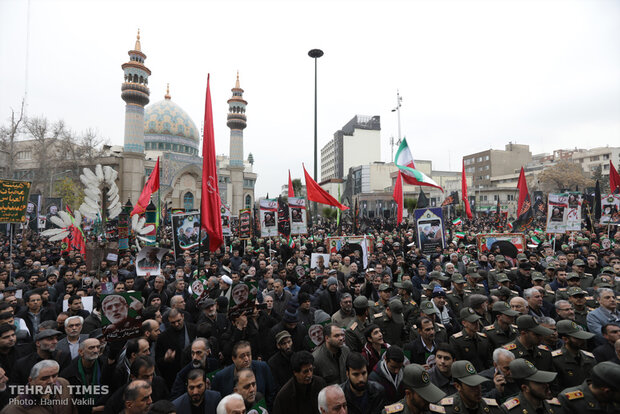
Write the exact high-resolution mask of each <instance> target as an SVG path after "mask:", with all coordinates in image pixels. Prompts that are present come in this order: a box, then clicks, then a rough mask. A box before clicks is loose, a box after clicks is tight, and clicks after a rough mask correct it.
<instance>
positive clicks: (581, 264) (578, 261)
mask: <svg viewBox="0 0 620 414" xmlns="http://www.w3.org/2000/svg"><path fill="white" fill-rule="evenodd" d="M585 265H586V264H585V263H584V262H583V260H581V259H575V260H573V266H585Z"/></svg>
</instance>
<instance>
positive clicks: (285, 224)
mask: <svg viewBox="0 0 620 414" xmlns="http://www.w3.org/2000/svg"><path fill="white" fill-rule="evenodd" d="M278 234H280V235H282V236H284V237H286V238H287V239H288V238H289V237H290V236H291V219H290V217H289V207H288V203H287V202H286V201H284V199H282V197H279V198H278Z"/></svg>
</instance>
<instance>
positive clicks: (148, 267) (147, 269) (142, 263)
mask: <svg viewBox="0 0 620 414" xmlns="http://www.w3.org/2000/svg"><path fill="white" fill-rule="evenodd" d="M166 253H168V249H162V248H159V247H154V246H147V247H144V248H142V249H141V250H140V251H139V252H138V256H137V257H136V262H137V266H136V274H137V275H138V276H158V275H159V274H160V273H161V260H162V258H163V257H164V255H165V254H166Z"/></svg>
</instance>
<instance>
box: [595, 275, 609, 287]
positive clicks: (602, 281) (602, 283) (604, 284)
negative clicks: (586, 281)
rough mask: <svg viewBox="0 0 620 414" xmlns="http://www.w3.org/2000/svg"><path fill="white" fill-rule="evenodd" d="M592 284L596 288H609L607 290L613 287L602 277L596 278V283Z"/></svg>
mask: <svg viewBox="0 0 620 414" xmlns="http://www.w3.org/2000/svg"><path fill="white" fill-rule="evenodd" d="M592 283H593V284H594V286H596V287H607V288H611V287H612V285H611V283H610V282H609V281H608V280H606V279H603V278H602V277H600V276H599V277H597V278H595V279H594V282H592Z"/></svg>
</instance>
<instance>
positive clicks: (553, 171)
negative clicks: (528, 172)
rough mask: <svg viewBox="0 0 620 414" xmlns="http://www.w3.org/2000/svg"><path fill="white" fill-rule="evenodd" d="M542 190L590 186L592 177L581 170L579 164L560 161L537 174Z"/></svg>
mask: <svg viewBox="0 0 620 414" xmlns="http://www.w3.org/2000/svg"><path fill="white" fill-rule="evenodd" d="M538 180H539V181H540V183H541V185H542V188H543V190H545V191H563V190H569V189H570V190H574V189H575V188H580V189H581V190H583V189H585V188H586V187H588V186H592V184H593V181H592V179H590V178H588V177H587V176H586V174H585V173H584V172H583V169H582V168H581V165H579V164H575V163H572V162H568V161H560V162H558V163H557V164H555V165H553V166H551V167H549V168H545V169H544V170H543V172H541V173H540V174H539V175H538Z"/></svg>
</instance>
